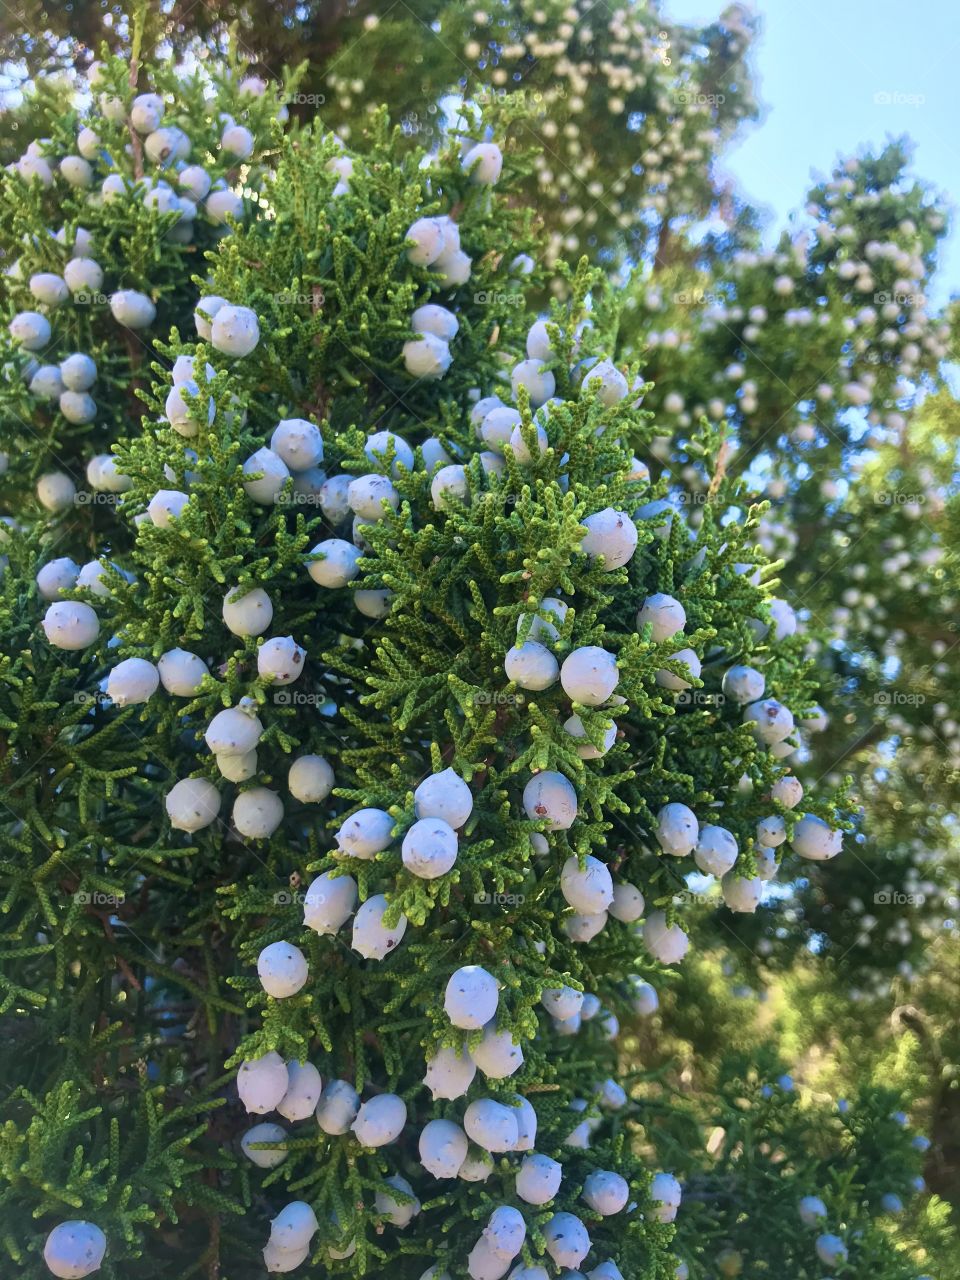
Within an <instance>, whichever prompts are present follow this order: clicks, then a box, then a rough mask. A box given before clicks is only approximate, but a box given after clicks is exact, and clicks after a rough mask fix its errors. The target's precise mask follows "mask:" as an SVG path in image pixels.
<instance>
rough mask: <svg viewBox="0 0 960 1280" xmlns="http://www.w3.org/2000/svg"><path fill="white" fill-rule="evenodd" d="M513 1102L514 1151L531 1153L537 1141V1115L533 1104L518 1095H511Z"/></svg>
mask: <svg viewBox="0 0 960 1280" xmlns="http://www.w3.org/2000/svg"><path fill="white" fill-rule="evenodd" d="M513 1102H514V1103H515V1104H516V1105H515V1110H516V1112H517V1145H516V1146H515V1147H514V1150H515V1151H532V1150H533V1148H534V1144H535V1143H536V1141H537V1125H538V1123H539V1122H538V1120H537V1113H536V1111H535V1110H534V1109H533V1103H532V1102H529V1101H528V1100H527V1099H526V1098H524V1097H522V1096H521V1095H520V1094H519V1093H515V1094H514V1095H513Z"/></svg>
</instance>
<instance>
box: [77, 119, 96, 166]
mask: <svg viewBox="0 0 960 1280" xmlns="http://www.w3.org/2000/svg"><path fill="white" fill-rule="evenodd" d="M77 150H78V151H79V152H80V154H81V155H82V156H83V158H84V160H95V159H96V158H97V155H98V154H99V151H100V136H99V134H98V133H97V132H96V131H95V130H94V129H91V128H89V126H84V128H82V129H81V130H80V132H79V133H78V134H77Z"/></svg>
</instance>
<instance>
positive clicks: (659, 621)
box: [637, 592, 687, 644]
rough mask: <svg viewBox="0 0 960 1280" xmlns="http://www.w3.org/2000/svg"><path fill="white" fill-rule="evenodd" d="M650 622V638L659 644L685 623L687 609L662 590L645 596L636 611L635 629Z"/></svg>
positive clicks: (679, 629) (673, 634) (675, 633)
mask: <svg viewBox="0 0 960 1280" xmlns="http://www.w3.org/2000/svg"><path fill="white" fill-rule="evenodd" d="M647 623H649V624H650V631H651V637H650V638H651V639H652V640H653V641H654V642H655V643H656V644H659V643H660V642H661V641H662V640H670V639H672V637H673V636H675V635H677V633H678V632H680V631H682V630H683V628H684V627H685V626H686V625H687V611H686V610H685V609H684V607H683V605H682V604H681V603H680V601H679V600H676V599H674V597H673V596H668V595H666V594H665V593H664V592H657V594H656V595H652V596H647V598H646V600H644V602H643V604H642V605H641V606H640V608H639V610H638V611H637V630H638V631H640V630H641V629H642V628H643V627H644V626H646V624H647Z"/></svg>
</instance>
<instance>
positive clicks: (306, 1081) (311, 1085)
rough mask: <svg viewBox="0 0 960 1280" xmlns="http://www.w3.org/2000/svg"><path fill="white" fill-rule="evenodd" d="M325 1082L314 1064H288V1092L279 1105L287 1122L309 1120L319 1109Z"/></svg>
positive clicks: (294, 1062) (292, 1062) (291, 1062)
mask: <svg viewBox="0 0 960 1280" xmlns="http://www.w3.org/2000/svg"><path fill="white" fill-rule="evenodd" d="M322 1088H323V1082H322V1080H321V1079H320V1072H319V1071H318V1070H317V1068H316V1067H315V1066H314V1065H313V1063H312V1062H296V1061H290V1062H288V1063H287V1091H286V1093H285V1094H284V1095H283V1097H282V1098H281V1099H280V1101H279V1102H278V1103H277V1110H278V1111H279V1112H280V1114H281V1115H282V1116H283V1118H284V1119H285V1120H290V1121H292V1122H295V1121H297V1120H307V1119H309V1117H310V1116H312V1115H313V1113H314V1112H315V1111H316V1109H317V1103H318V1102H319V1101H320V1093H321V1090H322Z"/></svg>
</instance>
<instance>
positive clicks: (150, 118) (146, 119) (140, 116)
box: [130, 93, 163, 134]
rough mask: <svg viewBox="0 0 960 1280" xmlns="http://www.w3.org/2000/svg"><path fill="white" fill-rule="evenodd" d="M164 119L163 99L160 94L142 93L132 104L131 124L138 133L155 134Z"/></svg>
mask: <svg viewBox="0 0 960 1280" xmlns="http://www.w3.org/2000/svg"><path fill="white" fill-rule="evenodd" d="M162 119H163V99H162V98H161V97H160V95H159V93H141V94H138V95H137V97H135V98H134V100H133V102H132V103H131V104H130V123H131V124H132V125H133V127H134V128H135V129H136V131H137V133H144V134H146V133H153V131H154V130H155V129H159V128H160V121H161V120H162Z"/></svg>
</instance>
